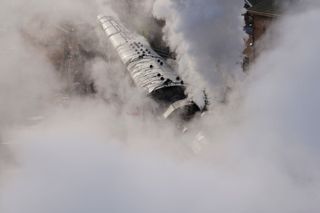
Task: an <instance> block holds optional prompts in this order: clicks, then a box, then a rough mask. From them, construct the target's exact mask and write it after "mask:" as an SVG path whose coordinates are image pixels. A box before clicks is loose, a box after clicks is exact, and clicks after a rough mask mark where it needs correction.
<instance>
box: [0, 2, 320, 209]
mask: <svg viewBox="0 0 320 213" xmlns="http://www.w3.org/2000/svg"><path fill="white" fill-rule="evenodd" d="M130 2H131V3H130ZM143 2H144V4H141V2H140V1H117V2H113V1H109V2H100V1H99V2H98V1H97V2H89V1H68V2H63V1H61V2H60V1H56V2H55V4H52V3H49V2H47V1H41V2H40V1H39V2H38V1H31V2H28V4H26V3H24V2H22V1H4V2H3V5H2V7H1V9H0V14H1V15H0V16H1V18H2V20H7V21H6V22H5V23H4V24H3V25H2V26H3V27H2V28H1V32H0V38H1V39H0V43H1V46H2V47H3V48H2V51H1V58H0V77H1V80H0V89H1V91H0V104H1V105H0V106H1V108H0V116H1V121H0V140H1V143H2V145H1V146H0V149H1V151H0V155H1V158H0V159H3V157H4V153H7V151H6V150H4V146H6V149H9V150H10V152H11V153H12V156H11V158H13V159H14V162H15V163H16V165H14V166H5V167H0V169H1V170H0V172H1V178H2V179H1V181H2V182H1V184H0V186H1V187H0V211H1V212H3V213H38V212H39V213H40V212H41V213H57V212H59V213H64V212H95V213H99V212H114V213H115V212H121V213H123V212H139V213H140V212H159V213H160V212H187V213H188V212H190V213H193V212H223V213H232V212H243V213H251V212H252V213H256V212H266V213H269V212H273V213H274V212H279V213H293V212H297V213H298V212H308V213H317V212H319V211H320V205H319V203H320V169H319V166H318V162H319V160H320V159H319V144H318V141H319V139H320V138H319V128H318V125H317V123H318V122H319V119H320V117H319V113H318V109H319V108H320V106H319V105H320V95H319V93H318V92H317V89H318V79H319V77H320V76H319V72H318V69H319V67H320V64H319V63H320V62H319V60H318V58H317V57H318V52H319V49H320V42H319V41H318V38H319V36H320V30H319V29H318V28H317V27H316V26H317V24H318V23H319V21H320V15H319V14H320V8H319V7H318V6H316V4H313V2H312V1H309V5H307V6H305V5H304V7H299V8H298V9H296V10H294V12H293V11H292V12H291V13H290V12H289V14H287V15H285V16H283V18H281V19H280V20H278V21H277V23H276V24H275V26H273V28H272V29H271V30H270V32H269V35H268V36H267V37H266V38H265V40H264V41H262V42H270V43H268V44H272V46H271V47H269V48H268V50H266V51H265V52H263V53H262V54H261V55H260V57H259V58H258V59H257V61H256V63H255V64H254V65H253V66H252V68H251V70H250V72H249V73H250V74H249V77H248V78H247V79H246V80H244V81H241V82H238V81H239V79H238V78H237V77H234V76H237V75H238V74H237V73H238V72H239V68H238V66H239V64H237V62H238V61H239V58H240V57H241V45H242V44H241V41H242V37H243V35H242V33H241V19H240V14H241V10H242V1H240V0H239V1H233V0H225V1H219V0H216V1H199V3H195V2H193V1H169V0H168V1H160V0H159V1H143ZM121 8H122V9H123V11H121ZM137 8H138V9H139V8H142V9H141V10H142V11H144V13H143V15H137V14H140V12H139V11H137ZM111 10H112V11H114V12H115V13H117V14H118V16H119V17H120V18H122V19H123V20H125V21H126V22H128V23H132V25H133V28H137V29H138V30H141V29H143V28H144V27H145V26H148V23H152V21H150V20H151V19H150V18H151V16H152V13H153V14H154V15H155V16H157V17H159V18H164V19H165V20H166V26H165V28H164V36H165V39H166V41H167V42H168V44H169V45H170V47H171V48H172V49H174V50H176V51H177V54H178V66H179V70H182V69H188V70H187V71H186V72H185V74H186V75H187V76H189V81H190V80H191V79H192V77H194V78H195V79H197V82H198V80H199V82H198V83H199V84H201V82H203V84H204V85H207V87H208V88H209V89H208V90H209V92H213V93H214V92H215V91H214V89H216V88H218V89H221V88H223V87H227V86H232V87H233V88H235V90H237V92H234V93H233V94H232V95H231V98H230V101H229V104H228V105H227V106H225V105H221V106H219V105H218V106H217V105H215V107H213V108H214V109H213V110H212V113H209V115H207V116H206V117H204V118H203V119H202V120H200V121H195V122H194V124H193V125H192V126H193V128H191V130H190V132H189V133H186V134H181V133H180V132H179V131H178V130H177V129H176V128H175V127H174V125H173V124H171V123H170V122H166V121H160V120H159V119H157V118H155V116H154V115H152V108H153V103H150V102H151V101H149V100H148V99H146V98H145V97H141V95H139V94H140V93H139V91H138V89H133V88H132V86H130V83H129V82H128V79H127V78H126V77H125V75H124V74H123V72H122V71H123V67H121V65H120V64H119V63H118V61H117V60H116V57H114V56H113V54H112V51H109V50H108V49H105V50H107V59H106V58H104V57H102V56H101V57H100V56H99V53H100V51H101V49H100V48H103V47H101V45H100V44H95V43H94V42H93V43H91V42H89V43H90V44H92V45H89V47H88V49H90V50H91V49H94V50H96V52H97V55H98V56H99V57H95V58H94V59H90V60H88V61H86V62H85V63H84V67H85V72H90V78H92V79H93V80H94V81H95V83H96V87H97V88H96V89H97V90H98V94H97V95H89V96H82V95H69V94H68V93H67V94H68V95H69V100H68V101H67V102H62V103H61V101H60V99H61V96H65V95H66V94H65V93H66V92H65V91H66V90H65V86H66V84H68V81H66V80H65V79H64V78H63V75H62V76H61V75H60V74H59V72H60V71H59V69H58V68H59V67H58V66H56V64H53V63H52V55H51V54H50V53H51V52H49V53H48V49H49V50H50V51H51V50H55V48H56V46H55V47H54V48H52V47H51V46H45V47H46V48H44V49H43V45H39V43H40V44H43V43H44V44H48V43H50V42H52V41H55V39H54V38H56V36H58V35H60V34H59V33H57V32H59V30H58V31H57V27H58V28H59V27H61V26H64V25H63V24H65V23H79V22H80V23H81V24H83V23H85V24H88V25H89V26H90V27H89V28H93V29H94V27H95V24H93V23H94V22H95V15H96V14H97V13H101V12H110V11H111ZM12 14H20V15H21V16H24V18H23V20H21V18H20V17H21V16H20V15H19V16H17V17H16V16H13V15H12ZM129 14H133V15H132V17H134V18H133V19H132V20H128V18H130V17H131V16H130V15H129ZM134 14H135V15H134ZM43 15H45V18H44V16H43ZM37 17H43V19H39V18H37ZM148 17H149V19H148ZM139 20H148V21H142V22H140V21H139ZM149 21H150V22H149ZM30 23H33V25H32V26H33V27H32V28H28V26H31V25H29V24H30ZM61 24H62V25H61ZM89 28H87V29H89ZM26 29H28V30H27V33H26ZM33 33H34V34H35V35H34V34H33ZM26 35H28V36H27V37H26ZM30 36H31V37H32V38H35V40H36V41H37V42H36V44H35V43H34V42H33V41H32V42H30V40H29V39H28V38H30ZM52 38H53V39H52ZM57 38H58V37H57ZM89 38H90V39H93V40H94V38H95V37H92V38H91V36H89ZM90 39H89V41H91V40H90ZM269 39H272V42H271V41H269ZM57 41H59V42H62V41H61V40H59V39H57ZM59 42H58V44H57V47H60V43H59ZM62 46H63V45H62ZM58 52H59V51H58ZM110 52H111V53H110ZM230 78H231V79H233V81H235V83H233V84H231V83H230V81H229V79H230ZM233 81H231V82H233ZM191 83H192V82H191ZM230 84H231V85H230ZM239 85H240V86H239ZM222 90H223V89H222ZM137 94H138V95H137ZM213 104H215V103H213ZM141 108H143V109H144V111H145V112H144V113H141ZM38 115H41V116H43V117H45V118H44V119H42V120H41V121H38V122H36V123H33V122H30V121H29V118H30V117H34V116H38ZM198 131H202V133H203V135H205V136H206V141H205V143H203V144H202V146H201V148H202V149H201V151H200V152H197V154H195V153H194V152H193V150H192V148H191V147H194V146H193V145H194V144H193V143H192V141H193V140H194V137H193V136H192V135H194V134H193V133H194V132H198ZM196 145H199V144H196ZM200 145H201V144H200ZM6 156H7V155H6ZM0 165H3V164H0Z"/></svg>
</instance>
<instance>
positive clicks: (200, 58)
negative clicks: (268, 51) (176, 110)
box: [153, 0, 245, 99]
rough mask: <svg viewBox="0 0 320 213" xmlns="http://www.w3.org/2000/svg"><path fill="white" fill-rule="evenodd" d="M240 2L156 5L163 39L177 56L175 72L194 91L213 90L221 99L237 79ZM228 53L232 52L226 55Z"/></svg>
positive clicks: (241, 35) (212, 0) (208, 0)
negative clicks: (163, 20)
mask: <svg viewBox="0 0 320 213" xmlns="http://www.w3.org/2000/svg"><path fill="white" fill-rule="evenodd" d="M243 5H244V3H243V1H224V0H200V1H192V0H190V1H170V0H166V1H162V0H159V1H156V2H155V4H154V7H153V13H154V15H155V16H156V17H158V18H160V19H165V20H166V21H167V24H166V26H165V28H164V32H165V39H166V41H167V42H168V43H169V45H170V47H171V48H172V49H174V50H175V51H176V52H177V54H178V63H179V71H180V72H181V73H182V74H184V76H185V77H186V78H187V79H188V82H189V83H190V84H191V85H193V86H196V87H200V88H201V87H209V89H212V88H214V90H213V91H214V96H216V97H218V98H220V99H221V96H223V95H224V93H225V91H226V88H228V87H231V86H232V85H230V84H231V83H234V82H232V81H233V80H234V79H235V78H236V79H238V78H239V77H240V76H241V63H240V62H241V60H242V50H243V44H244V42H243V39H244V37H245V36H244V33H243V31H242V26H243V18H242V17H241V13H242V12H243V11H242V7H243ZM230 50H232V51H230Z"/></svg>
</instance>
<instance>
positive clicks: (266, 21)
mask: <svg viewBox="0 0 320 213" xmlns="http://www.w3.org/2000/svg"><path fill="white" fill-rule="evenodd" d="M244 17H245V23H246V25H245V27H244V29H245V31H246V32H247V34H248V39H247V41H246V48H245V50H244V55H245V58H244V70H246V69H247V68H248V66H249V64H250V63H252V62H253V61H254V60H255V58H256V57H257V56H258V54H259V53H258V52H257V48H256V44H257V42H258V41H259V40H260V39H261V38H262V37H263V35H264V34H265V32H266V30H267V29H268V27H269V26H270V25H271V23H272V21H273V19H274V18H273V17H268V16H262V15H259V14H253V13H250V12H247V13H246V14H245V15H244Z"/></svg>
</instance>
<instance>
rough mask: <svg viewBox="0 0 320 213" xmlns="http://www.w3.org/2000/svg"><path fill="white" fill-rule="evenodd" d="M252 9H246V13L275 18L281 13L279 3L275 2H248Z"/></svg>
mask: <svg viewBox="0 0 320 213" xmlns="http://www.w3.org/2000/svg"><path fill="white" fill-rule="evenodd" d="M250 3H252V5H253V6H252V7H250V8H249V9H248V12H250V13H253V14H257V15H261V16H267V17H276V16H279V15H280V13H281V9H280V6H279V3H278V2H277V1H276V0H250Z"/></svg>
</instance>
